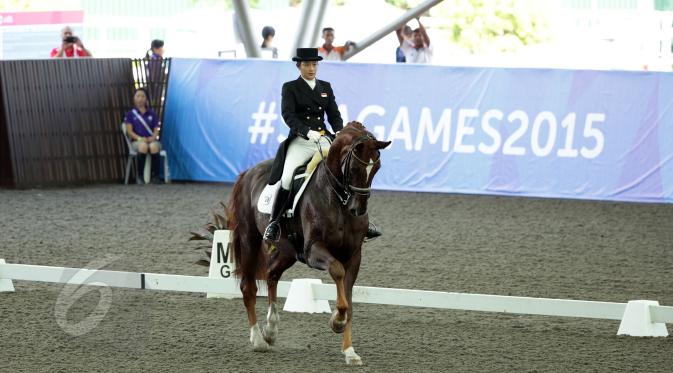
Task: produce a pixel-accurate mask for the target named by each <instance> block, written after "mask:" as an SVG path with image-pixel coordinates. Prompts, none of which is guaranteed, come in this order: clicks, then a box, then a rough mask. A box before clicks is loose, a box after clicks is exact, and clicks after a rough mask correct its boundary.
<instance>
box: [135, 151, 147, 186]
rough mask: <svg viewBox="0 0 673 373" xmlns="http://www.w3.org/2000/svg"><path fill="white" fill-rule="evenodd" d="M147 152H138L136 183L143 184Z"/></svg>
mask: <svg viewBox="0 0 673 373" xmlns="http://www.w3.org/2000/svg"><path fill="white" fill-rule="evenodd" d="M146 157H147V154H145V153H138V159H137V162H138V164H137V166H138V167H136V183H138V184H145V158H146Z"/></svg>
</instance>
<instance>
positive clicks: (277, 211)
mask: <svg viewBox="0 0 673 373" xmlns="http://www.w3.org/2000/svg"><path fill="white" fill-rule="evenodd" d="M289 196H290V191H289V190H285V189H283V188H280V190H279V191H278V195H277V196H276V200H275V201H274V202H273V210H271V217H270V219H269V220H270V221H269V225H267V226H266V229H265V230H264V240H270V241H273V242H277V241H278V239H280V223H279V222H278V221H279V220H280V215H281V214H282V213H283V210H285V205H286V204H287V200H288V197H289Z"/></svg>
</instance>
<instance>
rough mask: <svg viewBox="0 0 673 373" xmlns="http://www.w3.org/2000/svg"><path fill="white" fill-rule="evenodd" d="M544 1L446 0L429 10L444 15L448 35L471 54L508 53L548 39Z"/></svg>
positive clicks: (436, 14)
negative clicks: (448, 30) (448, 29)
mask: <svg viewBox="0 0 673 373" xmlns="http://www.w3.org/2000/svg"><path fill="white" fill-rule="evenodd" d="M541 3H544V2H540V1H531V0H445V1H443V2H442V3H440V4H439V5H437V6H436V7H434V8H433V9H432V11H431V12H432V14H433V16H437V17H441V18H445V20H447V21H448V24H449V26H448V27H449V28H450V33H449V34H450V38H451V40H452V41H453V42H455V43H457V44H458V45H460V46H461V47H462V48H464V49H466V50H467V51H469V52H470V53H480V52H488V51H491V52H493V51H497V52H510V51H515V50H517V49H519V48H520V47H522V46H525V45H530V44H534V43H539V42H541V41H544V40H546V39H547V38H548V36H547V30H548V25H547V22H546V19H545V17H544V15H545V12H544V9H543V6H544V4H541Z"/></svg>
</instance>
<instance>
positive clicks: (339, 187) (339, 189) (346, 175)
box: [319, 133, 381, 216]
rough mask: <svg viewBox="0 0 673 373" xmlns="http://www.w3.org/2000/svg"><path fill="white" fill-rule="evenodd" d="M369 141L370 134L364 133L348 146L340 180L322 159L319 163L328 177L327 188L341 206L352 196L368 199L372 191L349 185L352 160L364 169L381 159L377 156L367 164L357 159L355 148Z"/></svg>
mask: <svg viewBox="0 0 673 373" xmlns="http://www.w3.org/2000/svg"><path fill="white" fill-rule="evenodd" d="M369 140H375V138H374V136H372V135H371V134H369V133H366V134H365V135H362V136H360V137H358V138H357V139H356V140H355V141H354V142H353V144H351V145H350V149H348V153H346V156H345V157H344V158H343V159H342V160H341V174H342V178H341V180H339V178H337V177H336V176H335V175H334V173H332V171H331V170H330V169H329V167H328V166H327V161H326V160H325V159H324V158H323V162H321V164H322V166H323V167H324V168H325V170H326V171H327V174H328V175H329V176H330V177H329V179H328V180H329V186H330V188H331V189H332V191H333V192H334V194H336V196H337V198H339V201H341V204H342V205H343V206H346V205H347V204H348V201H350V199H351V197H353V195H361V196H365V197H366V198H369V196H370V195H371V191H372V188H371V187H358V186H355V185H352V184H351V171H350V169H351V163H352V162H353V159H355V161H356V162H358V163H360V164H362V165H364V166H366V167H374V165H376V164H377V163H379V162H380V161H381V157H380V156H379V157H378V158H377V159H376V160H372V161H369V162H367V161H364V160H362V159H360V157H358V156H357V154H355V149H356V148H357V146H358V145H360V144H362V143H363V142H365V141H369ZM319 152H320V154H322V149H320V150H319ZM366 212H367V211H366V210H365V211H364V212H363V213H362V214H357V215H355V214H354V216H358V215H363V214H365V213H366Z"/></svg>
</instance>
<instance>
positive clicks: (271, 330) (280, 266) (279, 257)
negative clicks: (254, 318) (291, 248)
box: [262, 247, 297, 345]
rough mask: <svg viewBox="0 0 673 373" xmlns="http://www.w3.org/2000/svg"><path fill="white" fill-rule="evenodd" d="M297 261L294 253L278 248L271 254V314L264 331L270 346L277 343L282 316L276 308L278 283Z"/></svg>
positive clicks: (267, 317)
mask: <svg viewBox="0 0 673 373" xmlns="http://www.w3.org/2000/svg"><path fill="white" fill-rule="evenodd" d="M296 261H297V259H296V258H295V256H294V253H292V252H290V253H289V254H288V252H287V251H284V250H282V249H280V248H278V247H274V250H273V251H272V253H271V257H270V265H269V273H268V275H267V285H268V289H269V312H268V313H267V315H266V326H265V327H264V329H263V330H262V335H263V336H264V340H265V341H266V342H267V343H269V344H270V345H272V344H274V343H275V342H276V337H277V336H278V324H279V322H280V316H279V315H278V307H276V297H277V290H278V281H279V280H280V277H281V276H282V275H283V272H285V270H286V269H288V268H290V267H291V266H292V265H293V264H294V263H295V262H296Z"/></svg>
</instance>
